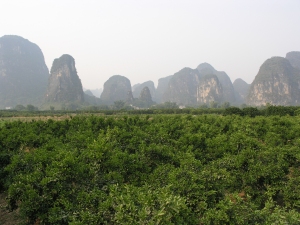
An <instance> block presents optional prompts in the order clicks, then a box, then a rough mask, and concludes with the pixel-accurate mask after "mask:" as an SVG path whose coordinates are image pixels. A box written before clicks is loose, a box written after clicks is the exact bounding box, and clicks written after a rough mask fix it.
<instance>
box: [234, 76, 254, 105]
mask: <svg viewBox="0 0 300 225" xmlns="http://www.w3.org/2000/svg"><path fill="white" fill-rule="evenodd" d="M232 85H233V88H234V93H235V100H236V103H237V104H238V105H241V104H244V103H245V102H246V98H247V96H248V91H249V88H250V84H248V83H246V82H245V81H244V80H243V79H241V78H238V79H236V80H235V81H234V82H233V84H232Z"/></svg>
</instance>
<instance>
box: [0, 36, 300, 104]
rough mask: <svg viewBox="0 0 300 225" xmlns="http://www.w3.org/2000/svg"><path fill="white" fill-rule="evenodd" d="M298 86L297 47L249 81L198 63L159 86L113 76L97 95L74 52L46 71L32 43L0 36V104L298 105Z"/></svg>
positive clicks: (299, 62)
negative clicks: (79, 71) (77, 64)
mask: <svg viewBox="0 0 300 225" xmlns="http://www.w3.org/2000/svg"><path fill="white" fill-rule="evenodd" d="M47 82H48V88H47ZM299 87H300V52H295V51H294V52H289V53H287V54H286V58H283V57H272V58H270V59H268V60H266V61H265V62H264V63H263V64H262V66H261V68H260V70H259V72H258V74H257V76H256V77H255V79H254V81H253V83H252V84H251V85H250V84H247V83H246V82H244V81H243V80H242V79H236V80H235V82H234V83H233V84H232V82H231V80H230V78H229V76H228V75H227V74H226V72H223V71H217V70H216V69H214V67H213V66H212V65H210V64H208V63H201V64H199V66H198V67H197V68H196V69H191V68H188V67H186V68H183V69H181V70H179V71H178V72H176V73H174V74H173V75H170V76H167V77H163V78H160V79H159V80H158V86H157V88H155V86H154V82H153V81H146V82H144V83H141V84H136V85H134V86H133V87H131V82H130V80H129V79H128V78H126V77H124V76H121V75H115V76H112V77H110V78H109V79H108V80H107V81H106V82H105V83H104V86H103V92H102V93H101V97H100V95H98V94H100V92H101V91H102V89H101V88H100V89H96V90H85V91H86V93H84V92H83V88H82V84H81V80H80V78H79V76H78V74H77V70H76V67H75V60H74V58H73V57H72V56H70V55H67V54H64V55H62V56H61V57H60V58H58V59H55V60H54V61H53V65H52V68H51V73H50V76H49V71H48V68H47V66H46V65H45V62H44V56H43V53H42V51H41V50H40V48H39V47H38V46H37V45H36V44H33V43H31V42H30V41H28V40H26V39H24V38H22V37H19V36H13V35H6V36H3V37H1V38H0V108H6V107H15V106H16V105H18V104H22V105H27V104H32V105H35V106H38V107H42V109H45V107H46V108H47V107H48V106H50V105H55V106H58V105H63V104H75V105H76V104H77V108H78V107H82V106H86V105H112V104H114V102H116V101H124V102H125V103H126V104H129V105H132V106H139V107H149V106H150V105H152V104H154V101H155V102H156V103H163V102H176V103H177V104H178V105H182V106H193V107H197V106H200V105H203V104H205V105H209V104H210V103H211V102H214V103H217V104H219V105H221V104H223V103H226V102H227V103H230V104H231V105H240V104H243V103H245V102H246V103H247V104H249V105H254V106H260V105H265V104H266V103H270V104H274V105H300V97H299V96H300V89H299ZM93 92H94V93H93ZM95 93H96V94H95ZM97 95H98V96H99V97H100V98H99V97H98V96H97ZM146 102H147V103H146ZM148 103H149V104H148ZM146 105H147V106H146ZM227 105H228V104H227ZM58 108H59V107H58ZM73 108H74V107H73ZM75 108H76V107H75Z"/></svg>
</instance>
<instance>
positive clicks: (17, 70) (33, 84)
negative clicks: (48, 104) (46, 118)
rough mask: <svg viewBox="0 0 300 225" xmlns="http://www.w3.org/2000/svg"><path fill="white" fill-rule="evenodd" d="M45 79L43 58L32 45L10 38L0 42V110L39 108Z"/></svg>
mask: <svg viewBox="0 0 300 225" xmlns="http://www.w3.org/2000/svg"><path fill="white" fill-rule="evenodd" d="M48 77H49V71H48V68H47V66H46V64H45V60H44V55H43V53H42V51H41V49H40V48H39V47H38V46H37V45H36V44H34V43H32V42H30V41H28V40H26V39H24V38H22V37H19V36H14V35H5V36H3V37H1V38H0V108H5V107H14V106H16V105H18V104H22V105H27V104H32V105H36V106H39V105H40V104H41V103H42V101H43V97H44V94H45V91H46V88H47V80H48Z"/></svg>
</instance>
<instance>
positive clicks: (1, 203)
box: [0, 193, 20, 225]
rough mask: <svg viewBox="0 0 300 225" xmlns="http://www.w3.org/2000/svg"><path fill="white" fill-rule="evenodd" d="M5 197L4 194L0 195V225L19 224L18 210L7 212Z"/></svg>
mask: <svg viewBox="0 0 300 225" xmlns="http://www.w3.org/2000/svg"><path fill="white" fill-rule="evenodd" d="M5 198H6V195H5V194H4V193H2V194H0V225H15V224H19V223H20V220H19V219H18V215H19V214H18V210H16V211H13V212H9V211H8V210H7V209H6V207H5V206H6V200H5Z"/></svg>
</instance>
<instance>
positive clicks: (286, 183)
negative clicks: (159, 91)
mask: <svg viewBox="0 0 300 225" xmlns="http://www.w3.org/2000/svg"><path fill="white" fill-rule="evenodd" d="M245 109H246V108H244V109H239V110H240V111H238V110H237V109H235V108H233V109H232V108H228V109H226V110H227V112H229V113H228V115H226V116H222V115H140V116H137V115H129V116H128V115H121V116H75V117H73V118H72V119H66V120H62V121H54V120H47V121H45V122H44V121H32V122H20V121H16V122H11V123H5V124H4V125H3V126H2V127H1V128H0V160H1V164H0V165H1V168H0V176H1V179H0V180H1V189H2V190H4V191H7V192H8V205H9V207H10V209H11V210H14V209H17V208H19V209H20V214H21V216H22V218H23V221H24V223H27V224H34V223H37V222H39V223H41V224H273V223H278V224H299V222H300V213H299V210H300V193H299V191H298V189H299V188H298V186H299V185H300V178H299V177H300V176H299V175H300V151H299V146H300V139H299V133H300V126H299V125H300V117H298V116H294V117H291V116H279V115H277V116H258V115H257V114H256V113H257V110H256V109H254V108H247V109H246V110H245ZM230 110H231V111H230ZM235 112H238V113H235ZM241 112H242V113H241ZM246 112H248V116H241V115H245V114H246ZM259 112H262V111H259ZM266 112H267V111H266Z"/></svg>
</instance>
